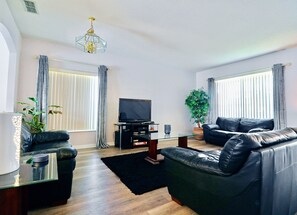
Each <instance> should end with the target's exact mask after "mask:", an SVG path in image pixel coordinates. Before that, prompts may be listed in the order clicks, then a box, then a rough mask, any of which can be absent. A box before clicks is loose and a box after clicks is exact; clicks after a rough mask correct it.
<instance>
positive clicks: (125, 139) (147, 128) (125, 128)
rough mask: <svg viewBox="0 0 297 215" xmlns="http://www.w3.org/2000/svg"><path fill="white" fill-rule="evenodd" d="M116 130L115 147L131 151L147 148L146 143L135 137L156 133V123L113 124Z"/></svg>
mask: <svg viewBox="0 0 297 215" xmlns="http://www.w3.org/2000/svg"><path fill="white" fill-rule="evenodd" d="M114 125H115V126H117V129H116V131H115V135H114V144H115V147H119V148H120V149H131V148H134V147H140V146H147V144H146V142H143V140H140V139H139V137H138V136H137V135H139V134H150V133H153V132H158V125H159V124H158V123H154V122H135V123H130V122H129V123H122V122H119V123H115V124H114Z"/></svg>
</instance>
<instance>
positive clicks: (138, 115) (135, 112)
mask: <svg viewBox="0 0 297 215" xmlns="http://www.w3.org/2000/svg"><path fill="white" fill-rule="evenodd" d="M151 108H152V102H151V100H146V99H126V98H120V102H119V122H148V121H151Z"/></svg>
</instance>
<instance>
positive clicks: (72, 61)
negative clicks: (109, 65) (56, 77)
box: [35, 56, 99, 67]
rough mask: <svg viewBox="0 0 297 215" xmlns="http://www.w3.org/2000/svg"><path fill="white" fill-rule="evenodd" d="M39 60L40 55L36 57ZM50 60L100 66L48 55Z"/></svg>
mask: <svg viewBox="0 0 297 215" xmlns="http://www.w3.org/2000/svg"><path fill="white" fill-rule="evenodd" d="M35 58H36V59H37V60H39V56H36V57H35ZM48 60H49V61H57V62H69V63H77V64H81V65H86V66H95V67H99V65H95V64H90V63H83V62H79V61H74V60H67V59H57V58H50V57H48Z"/></svg>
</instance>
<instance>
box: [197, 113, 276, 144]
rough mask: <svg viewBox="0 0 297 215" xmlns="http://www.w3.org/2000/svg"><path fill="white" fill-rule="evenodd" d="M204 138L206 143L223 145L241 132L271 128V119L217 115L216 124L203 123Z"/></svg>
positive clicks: (272, 122) (272, 123)
mask: <svg viewBox="0 0 297 215" xmlns="http://www.w3.org/2000/svg"><path fill="white" fill-rule="evenodd" d="M202 127H203V135H204V140H205V141H206V142H207V143H211V144H215V145H219V146H224V145H225V143H226V142H227V141H228V140H229V139H230V138H231V137H233V136H234V135H237V134H241V133H252V132H261V131H267V130H273V128H274V121H273V119H248V118H224V117H218V118H217V121H216V124H204V125H203V126H202Z"/></svg>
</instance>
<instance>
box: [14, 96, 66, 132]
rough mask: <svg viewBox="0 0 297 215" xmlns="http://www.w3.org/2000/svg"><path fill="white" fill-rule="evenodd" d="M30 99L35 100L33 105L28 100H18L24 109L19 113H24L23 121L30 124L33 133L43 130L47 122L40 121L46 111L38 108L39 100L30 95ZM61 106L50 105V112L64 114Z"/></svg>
mask: <svg viewBox="0 0 297 215" xmlns="http://www.w3.org/2000/svg"><path fill="white" fill-rule="evenodd" d="M28 99H29V100H30V101H32V102H33V105H32V104H29V103H27V102H18V104H20V105H22V111H21V112H19V113H20V114H22V115H23V122H24V123H25V124H26V125H28V126H29V128H30V131H31V133H40V132H43V131H44V129H45V124H44V123H43V122H41V121H40V115H42V114H43V113H44V111H40V110H38V100H37V99H36V98H34V97H28ZM61 108H62V107H61V106H59V105H49V106H48V114H52V115H54V114H62V111H61Z"/></svg>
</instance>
